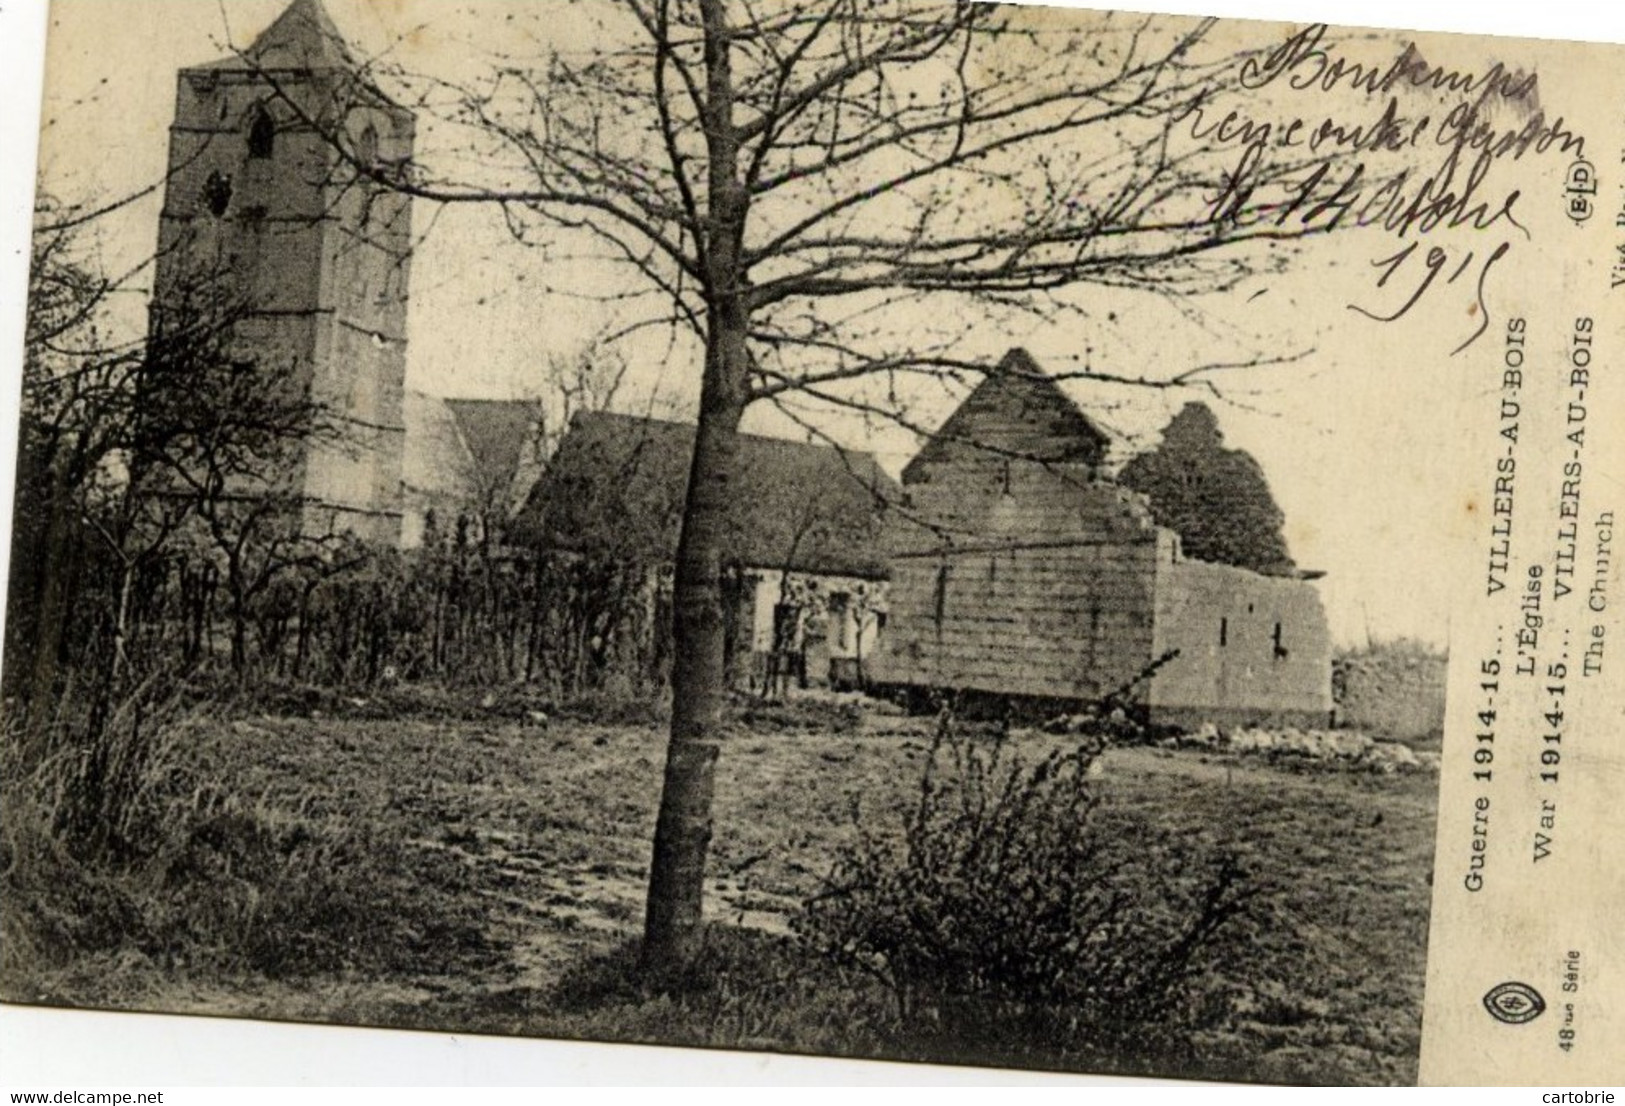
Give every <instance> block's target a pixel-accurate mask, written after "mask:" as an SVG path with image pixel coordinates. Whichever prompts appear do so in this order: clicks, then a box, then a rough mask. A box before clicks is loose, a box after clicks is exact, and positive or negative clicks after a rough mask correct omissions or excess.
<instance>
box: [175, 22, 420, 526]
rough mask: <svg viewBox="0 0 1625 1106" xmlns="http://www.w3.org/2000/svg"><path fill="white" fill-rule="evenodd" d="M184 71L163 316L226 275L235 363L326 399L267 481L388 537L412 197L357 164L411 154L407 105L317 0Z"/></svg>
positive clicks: (326, 514)
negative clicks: (370, 72)
mask: <svg viewBox="0 0 1625 1106" xmlns="http://www.w3.org/2000/svg"><path fill="white" fill-rule="evenodd" d="M178 84H179V87H178V90H177V96H176V108H175V121H174V125H173V126H172V128H171V130H170V146H169V176H168V181H167V186H166V191H165V196H164V210H163V218H162V224H161V229H160V232H159V254H158V256H159V260H158V266H157V270H156V275H155V279H154V294H153V310H154V318H155V320H157V319H159V318H161V317H162V315H163V313H164V312H165V311H166V310H172V309H176V307H177V305H179V304H180V303H182V302H183V301H184V300H185V298H186V296H187V295H189V294H191V292H190V290H191V289H194V288H196V287H197V286H198V284H199V282H208V281H215V282H223V284H221V285H220V286H221V287H225V288H228V289H229V290H230V291H231V293H232V295H233V296H234V299H235V302H236V304H237V305H238V306H237V310H236V312H235V314H234V316H233V320H234V321H233V322H232V323H231V329H230V333H231V345H232V347H233V350H234V352H235V355H236V357H237V359H239V360H240V361H241V362H242V363H243V364H244V365H246V366H251V368H252V371H255V372H269V373H276V374H279V377H280V378H282V379H285V380H286V381H287V382H288V385H289V387H291V388H294V389H301V390H302V391H301V392H300V393H299V394H301V395H303V396H305V397H308V399H309V400H311V401H312V405H313V407H316V408H318V409H319V410H320V412H321V416H320V418H321V423H322V432H321V433H319V434H312V435H311V436H310V437H309V438H308V439H306V440H304V441H302V442H300V443H298V444H297V445H295V446H294V447H293V448H292V449H290V450H289V456H288V457H287V458H285V459H284V460H282V461H280V462H278V463H277V464H276V465H268V466H266V467H267V468H275V469H277V470H278V471H277V472H275V473H274V474H273V473H271V472H267V473H264V474H262V491H261V493H260V494H267V493H266V492H265V491H264V489H269V488H271V487H273V486H274V487H275V488H276V490H277V492H278V493H279V494H280V495H282V496H283V497H284V498H285V499H286V501H287V502H289V503H290V504H293V505H295V506H296V510H297V515H298V524H299V527H300V529H301V531H302V532H303V533H304V534H306V535H307V536H315V537H320V536H325V535H330V534H342V533H346V532H349V533H353V534H355V535H356V536H357V537H360V538H362V539H364V540H367V541H370V542H375V543H389V544H394V543H396V542H398V541H399V536H400V522H401V503H400V500H401V455H402V448H403V445H404V435H405V431H404V417H403V413H402V406H403V392H404V388H405V376H406V306H407V287H408V276H409V266H410V261H411V241H412V240H411V229H412V228H411V204H410V201H409V199H408V198H407V197H405V196H404V195H402V194H400V193H398V192H394V191H391V190H389V189H388V188H385V187H383V186H381V185H379V184H378V183H377V182H376V181H374V180H371V179H370V178H369V177H368V176H367V175H366V173H364V172H362V171H360V170H358V168H357V167H358V166H379V167H380V168H382V167H387V166H390V165H392V164H393V165H398V164H404V163H405V162H406V161H407V160H408V159H409V158H410V156H411V154H412V148H413V139H414V118H413V115H412V113H411V112H409V111H407V110H405V109H404V108H401V107H400V106H398V105H397V104H395V103H393V102H391V101H390V100H389V99H388V98H387V97H386V96H385V95H384V94H383V93H381V92H380V91H378V90H377V89H376V88H375V87H374V86H373V85H372V84H371V83H370V82H369V81H368V80H366V78H365V73H364V70H363V69H362V68H361V67H360V66H358V65H357V64H356V62H355V60H354V58H353V57H352V55H351V54H350V52H349V50H348V49H347V47H346V46H345V44H344V42H343V40H342V39H341V38H340V36H339V34H338V31H337V29H336V28H335V27H334V25H333V22H332V20H331V19H330V18H329V16H328V14H327V12H326V11H325V10H324V9H323V7H322V4H321V2H320V0H293V3H292V4H291V5H290V6H289V7H288V8H287V10H285V11H284V12H283V13H282V15H281V16H280V17H279V18H278V19H277V20H276V22H275V23H273V24H272V25H271V26H270V27H269V28H268V29H267V30H266V31H265V32H264V33H262V34H261V35H260V36H259V37H258V38H257V39H256V40H255V41H254V42H253V44H252V45H251V46H250V47H249V48H248V49H247V50H246V51H244V52H243V53H242V54H240V55H238V56H235V57H231V58H226V59H224V60H221V61H217V62H214V63H211V64H208V65H203V66H199V67H197V68H192V69H185V70H182V71H181V73H180V76H179V82H178ZM155 325H157V323H156V322H155ZM238 494H240V495H244V496H252V495H253V494H256V493H255V492H254V491H253V490H252V489H251V488H249V487H246V486H245V487H244V488H242V489H240V490H239V491H238Z"/></svg>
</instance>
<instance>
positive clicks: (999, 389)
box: [903, 349, 1109, 487]
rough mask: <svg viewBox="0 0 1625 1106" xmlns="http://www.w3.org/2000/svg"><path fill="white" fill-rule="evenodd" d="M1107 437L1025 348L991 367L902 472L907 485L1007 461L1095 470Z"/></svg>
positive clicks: (991, 466) (1000, 465)
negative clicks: (944, 472)
mask: <svg viewBox="0 0 1625 1106" xmlns="http://www.w3.org/2000/svg"><path fill="white" fill-rule="evenodd" d="M1108 444H1109V439H1108V437H1107V435H1106V434H1105V433H1104V432H1103V431H1102V430H1101V429H1100V428H1099V427H1097V426H1096V425H1095V424H1094V423H1092V422H1091V421H1089V419H1088V417H1087V416H1085V415H1084V413H1083V412H1082V411H1080V410H1078V406H1077V404H1075V403H1073V402H1072V401H1071V400H1070V399H1068V398H1067V396H1066V393H1064V392H1063V391H1061V388H1060V385H1058V384H1057V383H1056V382H1055V380H1054V378H1053V377H1051V376H1049V375H1048V374H1047V373H1045V372H1044V370H1043V369H1041V368H1040V367H1039V366H1038V364H1037V363H1036V362H1035V361H1034V360H1033V359H1032V357H1031V356H1029V355H1028V354H1027V352H1026V351H1025V350H1021V349H1014V350H1011V351H1010V352H1009V353H1008V354H1006V355H1005V357H1004V359H1003V360H1002V361H1000V362H999V364H998V365H997V366H996V367H995V368H993V369H992V370H990V371H989V372H988V374H987V376H986V378H985V379H984V380H983V381H982V383H981V384H980V385H979V386H978V387H977V388H976V389H975V391H973V392H971V394H970V395H969V396H968V397H967V398H966V399H965V401H964V403H962V404H960V406H959V408H958V410H956V411H955V412H954V413H953V414H952V415H951V416H949V418H948V421H947V422H946V423H944V424H943V425H942V428H941V429H940V430H938V431H937V432H936V434H934V435H932V437H931V440H930V441H928V442H927V443H926V444H925V446H924V448H922V449H921V450H920V452H919V454H918V455H917V456H916V457H915V458H914V460H913V461H911V462H909V464H908V467H907V468H905V469H904V470H903V484H904V486H905V487H908V486H912V485H915V484H922V483H927V482H929V481H930V480H932V479H933V478H934V474H935V473H936V472H937V471H938V470H939V469H943V468H948V469H954V468H962V467H964V466H966V465H975V466H978V467H984V468H994V469H998V468H1000V467H1002V466H1003V465H1004V463H1005V462H1007V461H1028V462H1042V463H1045V464H1050V465H1066V466H1079V467H1080V469H1081V470H1082V473H1080V475H1081V474H1086V473H1088V472H1092V471H1093V470H1095V469H1097V468H1098V467H1099V465H1100V463H1101V461H1102V460H1103V459H1104V457H1105V452H1106V447H1107V445H1108Z"/></svg>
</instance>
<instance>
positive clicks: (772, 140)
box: [269, 0, 1304, 972]
mask: <svg viewBox="0 0 1625 1106" xmlns="http://www.w3.org/2000/svg"><path fill="white" fill-rule="evenodd" d="M590 10H591V13H592V15H591V18H592V21H593V22H594V24H595V34H596V38H595V40H594V42H593V43H592V45H591V47H590V48H588V49H587V50H586V51H585V52H566V51H564V50H560V51H556V52H549V51H545V50H543V49H542V48H540V47H538V48H537V52H536V54H535V55H534V56H521V54H520V53H519V52H518V51H517V50H513V51H511V52H510V53H508V54H507V55H505V56H501V57H499V58H498V61H497V63H496V65H495V66H494V68H493V69H492V70H491V72H490V73H489V75H488V76H487V77H486V78H484V79H482V80H480V81H479V82H477V83H475V84H469V83H467V82H465V81H461V80H450V79H447V80H438V81H434V80H424V79H422V78H421V77H417V78H415V79H414V77H413V76H412V75H407V74H398V73H395V74H392V73H389V72H387V71H386V70H387V67H386V66H384V65H382V64H378V63H374V64H372V65H369V66H363V67H361V68H362V70H363V77H362V79H363V81H372V80H391V79H393V78H400V80H401V83H402V84H403V86H406V87H413V88H415V89H416V93H415V95H414V96H412V97H407V100H408V101H409V102H411V103H412V104H413V105H414V106H415V107H416V108H417V110H419V111H420V112H427V113H432V114H434V115H436V116H438V117H439V119H440V121H441V122H450V123H454V124H459V125H462V126H464V127H466V128H467V130H466V132H465V133H466V134H467V135H468V136H469V137H468V142H469V145H468V146H465V147H463V148H462V149H460V150H458V151H457V152H456V153H455V154H454V155H452V156H448V157H446V158H445V159H444V160H443V161H435V159H434V158H433V157H425V158H423V159H422V160H421V161H420V162H418V163H412V164H406V163H391V164H380V163H377V162H367V161H364V160H363V159H360V158H357V157H355V156H354V155H353V154H352V155H351V156H350V162H351V164H352V165H353V166H355V167H356V168H358V169H359V170H361V171H362V172H363V173H364V174H365V175H367V176H370V177H371V178H372V179H374V180H377V181H380V182H383V183H386V184H388V185H390V186H391V187H394V188H397V189H399V190H402V191H404V192H407V193H410V194H412V195H414V196H416V197H419V198H421V199H425V200H429V201H432V202H439V203H444V204H464V203H488V204H494V205H496V206H497V207H498V208H499V209H500V211H501V213H502V215H503V217H504V219H505V221H506V224H507V226H508V228H509V230H510V231H511V232H512V233H513V235H514V237H515V238H517V239H518V240H520V241H521V242H525V243H532V244H538V245H540V244H544V243H545V244H549V246H550V248H551V249H552V251H553V255H554V256H561V255H563V254H564V253H565V252H566V251H564V250H562V249H561V248H560V246H559V243H560V242H571V243H581V242H584V243H587V245H585V246H583V247H582V250H583V252H584V253H586V254H588V255H590V256H592V257H593V258H595V259H597V260H599V261H602V260H603V259H605V258H609V259H611V260H614V261H616V262H619V263H620V264H622V265H623V266H625V267H627V268H629V269H630V270H631V271H632V272H633V273H634V274H635V276H636V278H637V279H636V280H634V281H629V282H627V283H626V284H625V286H624V287H623V288H621V289H619V290H617V291H616V292H614V293H613V294H612V295H611V296H610V297H609V298H612V299H614V300H615V301H617V302H618V304H619V305H620V307H621V309H622V311H623V313H624V314H625V316H626V318H627V319H628V323H627V328H626V329H627V331H628V332H633V331H642V330H648V329H651V328H660V329H663V330H664V331H665V332H667V333H668V334H669V335H670V336H671V341H672V343H673V350H674V351H675V352H674V356H679V357H680V356H683V355H684V353H685V352H687V351H694V359H695V362H696V365H695V371H694V372H695V375H696V376H697V377H698V379H699V384H700V387H699V416H698V424H699V425H698V432H697V438H696V445H695V449H694V454H693V458H692V466H691V479H690V480H689V484H688V492H687V502H686V504H685V510H684V519H683V527H682V535H681V540H680V544H679V549H678V553H677V567H676V582H675V598H674V605H675V616H674V622H675V625H674V633H675V643H676V644H675V648H676V667H675V671H674V673H673V695H674V708H673V713H672V724H671V735H670V743H669V747H668V754H667V763H666V770H665V780H664V787H663V791H662V798H661V805H660V813H659V818H658V824H657V828H656V833H655V841H654V851H653V862H652V867H651V873H650V885H649V894H648V909H647V916H646V923H645V942H644V948H643V958H644V964H645V967H646V968H648V969H650V970H652V971H656V972H661V971H666V970H674V969H679V968H680V967H681V966H682V965H684V964H686V963H687V962H688V961H689V960H690V958H691V957H692V955H693V953H694V951H695V949H696V946H697V942H698V940H699V937H700V933H701V919H702V910H701V906H702V904H701V899H702V889H703V883H704V874H705V866H706V857H707V852H708V849H709V844H710V840H711V834H712V798H713V794H714V789H715V778H716V765H717V759H718V756H719V753H720V750H721V746H722V743H723V732H724V729H723V724H722V721H723V709H724V701H725V686H726V680H725V652H726V650H725V636H726V634H725V625H724V623H725V603H724V596H723V582H722V575H723V574H722V567H723V559H724V556H725V537H726V536H725V529H726V519H727V517H728V503H729V500H730V499H731V498H732V497H733V496H734V495H735V494H736V489H735V488H734V487H733V482H734V480H735V475H734V474H735V473H736V471H737V469H736V458H737V453H738V448H737V438H736V435H737V431H738V427H739V425H740V421H741V419H742V417H743V416H744V414H745V411H746V410H747V408H749V407H750V406H751V405H752V404H756V403H764V402H765V403H775V404H785V403H789V402H792V401H794V402H798V403H803V402H804V403H810V404H815V405H822V406H823V407H824V408H826V409H835V410H855V411H862V412H866V413H871V414H874V413H878V414H879V415H881V416H882V417H886V418H890V419H893V420H895V421H897V422H899V423H902V424H903V425H905V426H910V427H911V428H912V427H913V422H912V420H910V418H909V415H908V402H909V395H910V392H909V389H908V387H907V386H908V384H909V383H910V382H911V381H913V380H919V379H930V378H933V377H940V376H941V375H943V374H961V373H980V372H985V371H987V370H986V368H985V366H983V365H982V364H980V363H978V362H977V361H975V360H973V359H968V358H966V357H964V356H963V354H962V353H960V352H959V350H958V349H957V344H958V342H959V341H960V340H961V339H962V338H963V336H964V335H965V333H966V331H967V329H968V327H969V326H970V325H973V324H972V322H971V320H986V319H988V318H990V317H997V316H999V315H1001V314H1007V313H1012V312H1013V313H1018V314H1021V313H1035V314H1036V315H1037V316H1038V317H1040V318H1045V319H1051V320H1055V321H1057V322H1059V321H1061V320H1064V319H1065V318H1066V317H1068V316H1072V317H1077V318H1081V317H1084V316H1085V315H1086V306H1085V304H1084V302H1083V301H1082V300H1081V299H1080V297H1079V296H1078V294H1077V293H1078V291H1079V290H1080V289H1086V288H1091V287H1093V288H1099V287H1102V286H1110V287H1116V288H1120V289H1131V290H1139V291H1144V292H1147V293H1150V294H1154V295H1161V296H1163V297H1167V298H1168V299H1169V300H1170V301H1177V302H1181V303H1182V302H1184V300H1183V297H1186V296H1189V295H1192V294H1199V293H1212V292H1219V291H1223V290H1226V289H1229V288H1233V287H1234V286H1235V285H1236V284H1237V283H1239V282H1240V281H1241V280H1243V279H1245V278H1247V277H1249V276H1252V275H1254V274H1256V273H1257V272H1258V271H1260V269H1262V268H1266V267H1270V266H1278V265H1281V264H1283V263H1284V261H1283V258H1284V254H1283V253H1282V252H1281V251H1273V252H1271V251H1266V250H1261V249H1254V248H1248V246H1249V243H1257V242H1259V241H1260V240H1264V239H1283V238H1290V237H1293V236H1295V235H1299V234H1302V233H1304V230H1303V228H1302V227H1301V226H1300V227H1296V228H1293V227H1282V226H1280V225H1276V224H1266V223H1263V222H1261V221H1259V220H1255V219H1237V218H1232V219H1214V218H1212V213H1213V207H1214V204H1215V202H1216V197H1218V196H1221V195H1223V194H1224V192H1225V181H1226V179H1227V166H1226V165H1225V163H1224V158H1223V156H1222V154H1215V153H1213V152H1211V151H1209V150H1206V149H1203V148H1201V147H1200V146H1199V145H1198V144H1195V143H1189V142H1184V143H1182V142H1181V141H1180V136H1179V129H1180V127H1181V125H1182V121H1184V120H1185V119H1186V118H1187V112H1188V110H1189V109H1190V108H1192V107H1193V106H1196V105H1199V104H1203V103H1207V102H1209V101H1211V99H1212V98H1213V97H1214V96H1215V95H1216V93H1218V94H1222V91H1223V89H1224V88H1226V87H1230V86H1233V83H1234V80H1235V75H1236V72H1237V70H1238V68H1239V65H1240V62H1241V60H1242V59H1240V58H1238V57H1235V56H1234V55H1233V53H1231V54H1226V53H1225V52H1223V51H1220V50H1218V49H1217V48H1216V47H1215V46H1214V45H1213V44H1212V43H1210V42H1209V41H1208V39H1209V34H1210V31H1211V29H1212V24H1211V23H1210V22H1183V21H1162V20H1157V19H1151V18H1142V17H1128V18H1125V17H1121V16H1109V15H1102V16H1097V17H1092V18H1090V17H1082V18H1080V17H1078V16H1076V15H1072V16H1067V17H1057V16H1055V15H1054V14H1046V13H1043V12H1039V11H1034V10H1031V9H1018V8H1010V7H1001V6H996V5H985V4H961V3H950V2H933V0H820V2H818V3H812V2H795V3H783V2H773V3H768V2H765V0H760V2H757V0H604V2H603V3H601V4H597V5H595V6H594V7H593V8H591V9H590ZM507 41H509V42H521V41H524V36H523V35H522V34H519V33H517V32H515V33H511V34H510V35H508V37H507ZM533 41H537V42H541V41H545V35H544V36H537V37H535V38H534V39H533ZM269 77H270V79H274V75H269ZM333 142H334V144H335V145H336V146H337V147H339V148H340V149H341V150H344V149H345V148H346V140H345V139H344V138H343V137H342V136H340V135H336V134H335V135H334V136H333ZM1273 156H1274V155H1272V154H1270V153H1269V152H1268V151H1264V150H1260V151H1259V157H1258V158H1257V159H1255V160H1254V161H1253V162H1252V163H1251V164H1250V166H1249V171H1250V174H1251V175H1250V179H1249V184H1250V186H1251V187H1254V188H1258V187H1259V186H1260V185H1267V184H1271V183H1276V182H1278V181H1279V180H1280V179H1281V175H1282V174H1285V173H1287V172H1289V171H1290V170H1291V169H1292V168H1294V167H1292V166H1288V165H1285V164H1281V165H1274V164H1271V158H1272V157H1273ZM1232 160H1233V159H1232ZM471 166H477V167H478V168H477V169H473V168H470V167H471ZM1073 375H1078V376H1087V375H1093V374H1089V373H1087V372H1079V373H1076V374H1073Z"/></svg>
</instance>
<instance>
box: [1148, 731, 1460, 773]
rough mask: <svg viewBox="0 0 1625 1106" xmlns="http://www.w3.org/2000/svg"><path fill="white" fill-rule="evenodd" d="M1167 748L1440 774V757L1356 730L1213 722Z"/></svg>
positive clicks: (1169, 740) (1168, 742)
mask: <svg viewBox="0 0 1625 1106" xmlns="http://www.w3.org/2000/svg"><path fill="white" fill-rule="evenodd" d="M1161 744H1162V745H1163V746H1164V747H1165V748H1192V749H1208V750H1211V751H1214V752H1236V753H1244V754H1251V755H1257V756H1264V757H1267V758H1269V759H1270V760H1293V759H1296V760H1302V761H1311V762H1318V763H1325V764H1328V765H1336V766H1339V767H1344V768H1353V769H1358V770H1363V771H1369V772H1376V773H1380V774H1382V775H1394V774H1396V773H1404V772H1437V771H1438V770H1439V754H1437V753H1432V752H1418V751H1416V750H1415V749H1412V748H1411V747H1410V746H1408V745H1403V744H1400V743H1399V742H1397V741H1378V740H1376V739H1375V738H1373V737H1371V736H1370V735H1368V734H1363V733H1360V732H1358V731H1356V730H1302V729H1296V728H1293V727H1282V728H1278V729H1266V728H1263V727H1255V726H1249V727H1242V728H1239V729H1234V730H1228V731H1227V730H1221V729H1220V728H1219V727H1217V726H1214V725H1212V724H1211V723H1210V724H1208V725H1206V726H1203V727H1202V728H1201V729H1199V730H1194V731H1192V732H1190V733H1182V734H1177V735H1175V736H1173V737H1169V738H1165V739H1164V740H1163V741H1162V742H1161Z"/></svg>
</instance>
